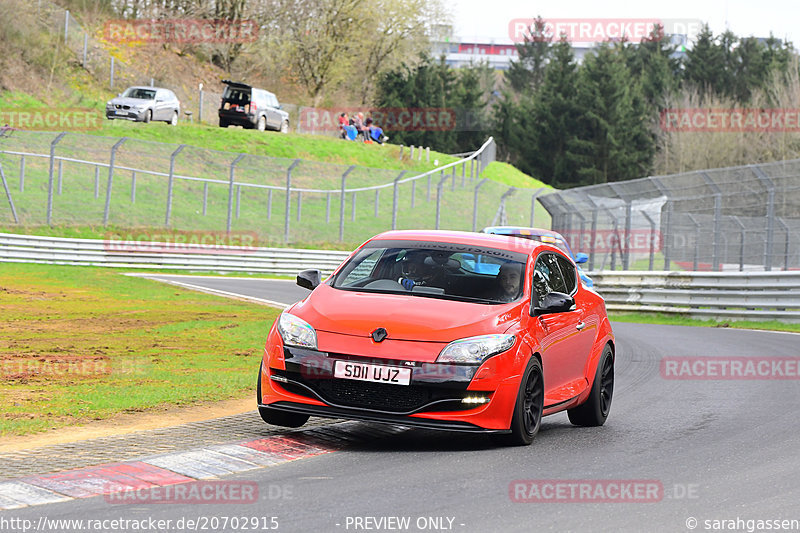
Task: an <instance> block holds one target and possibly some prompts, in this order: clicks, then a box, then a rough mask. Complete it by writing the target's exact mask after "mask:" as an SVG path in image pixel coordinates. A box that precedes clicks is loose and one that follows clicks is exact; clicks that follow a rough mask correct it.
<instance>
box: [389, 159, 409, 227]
mask: <svg viewBox="0 0 800 533" xmlns="http://www.w3.org/2000/svg"><path fill="white" fill-rule="evenodd" d="M405 173H406V171H405V170H404V171H402V172H401V173H400V174H398V175H397V177H396V178H395V179H394V182H393V183H392V187H393V188H394V191H393V193H392V229H397V207H398V205H397V204H398V203H399V202H398V196H397V195H398V194H399V192H400V191H399V189H398V183H397V182H398V181H400V178H402V177H403V176H404V175H405Z"/></svg>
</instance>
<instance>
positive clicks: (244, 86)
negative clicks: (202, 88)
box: [222, 80, 253, 89]
mask: <svg viewBox="0 0 800 533" xmlns="http://www.w3.org/2000/svg"><path fill="white" fill-rule="evenodd" d="M222 83H224V84H226V85H230V86H231V87H237V88H239V89H252V88H253V86H252V85H248V84H246V83H242V82H240V81H231V80H222Z"/></svg>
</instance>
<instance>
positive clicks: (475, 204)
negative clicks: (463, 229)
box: [472, 178, 489, 231]
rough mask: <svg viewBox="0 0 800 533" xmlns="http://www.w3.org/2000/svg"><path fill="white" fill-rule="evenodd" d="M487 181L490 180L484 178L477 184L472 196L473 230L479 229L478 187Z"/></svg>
mask: <svg viewBox="0 0 800 533" xmlns="http://www.w3.org/2000/svg"><path fill="white" fill-rule="evenodd" d="M487 181H489V179H488V178H484V179H482V180H481V181H479V182H478V184H477V185H475V191H474V192H473V197H472V231H478V189H480V188H481V185H483V184H484V183H486V182H487Z"/></svg>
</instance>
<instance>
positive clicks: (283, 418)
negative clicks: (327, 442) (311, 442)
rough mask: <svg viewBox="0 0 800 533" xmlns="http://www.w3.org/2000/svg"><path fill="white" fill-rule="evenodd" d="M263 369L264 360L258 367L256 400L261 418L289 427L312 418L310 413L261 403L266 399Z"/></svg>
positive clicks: (298, 425)
mask: <svg viewBox="0 0 800 533" xmlns="http://www.w3.org/2000/svg"><path fill="white" fill-rule="evenodd" d="M263 369H264V362H263V361H262V362H261V365H260V366H259V367H258V383H257V385H256V402H257V405H258V414H259V415H261V420H263V421H264V422H266V423H267V424H271V425H273V426H283V427H287V428H299V427H300V426H302V425H303V424H305V423H306V422H308V419H309V418H311V417H310V416H309V415H303V414H300V413H289V412H287V411H281V410H279V409H274V408H272V407H268V406H266V405H261V402H262V401H264V400H263V398H262V396H261V373H262V371H263Z"/></svg>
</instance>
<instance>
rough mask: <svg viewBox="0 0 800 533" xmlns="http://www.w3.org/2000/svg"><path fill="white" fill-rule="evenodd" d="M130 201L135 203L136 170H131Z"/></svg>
mask: <svg viewBox="0 0 800 533" xmlns="http://www.w3.org/2000/svg"><path fill="white" fill-rule="evenodd" d="M131 203H132V204H135V203H136V171H135V170H132V171H131Z"/></svg>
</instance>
